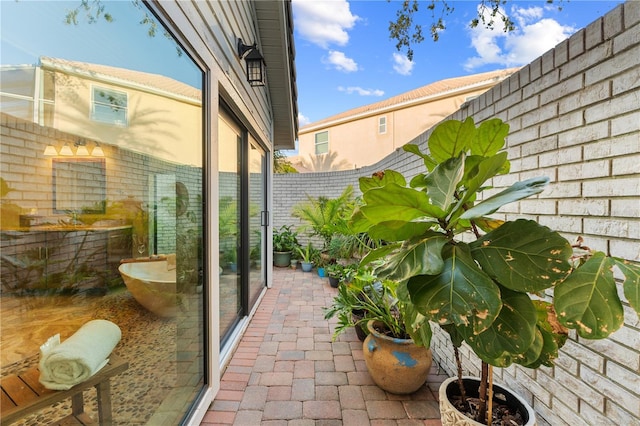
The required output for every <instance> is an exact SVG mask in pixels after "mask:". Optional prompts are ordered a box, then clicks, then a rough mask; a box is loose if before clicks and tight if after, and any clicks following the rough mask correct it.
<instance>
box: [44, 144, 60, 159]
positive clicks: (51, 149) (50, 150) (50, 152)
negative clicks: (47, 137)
mask: <svg viewBox="0 0 640 426" xmlns="http://www.w3.org/2000/svg"><path fill="white" fill-rule="evenodd" d="M44 155H45V156H46V157H53V156H56V155H58V150H57V149H56V147H55V146H53V145H47V147H46V148H45V149H44Z"/></svg>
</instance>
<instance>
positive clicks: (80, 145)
mask: <svg viewBox="0 0 640 426" xmlns="http://www.w3.org/2000/svg"><path fill="white" fill-rule="evenodd" d="M74 145H75V146H76V147H77V149H76V155H79V156H81V157H86V156H88V155H89V150H88V149H87V141H85V140H84V139H78V140H77V141H76V143H74Z"/></svg>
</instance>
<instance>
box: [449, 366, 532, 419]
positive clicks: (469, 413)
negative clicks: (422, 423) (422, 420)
mask: <svg viewBox="0 0 640 426" xmlns="http://www.w3.org/2000/svg"><path fill="white" fill-rule="evenodd" d="M462 381H463V384H464V388H465V392H466V394H467V401H468V403H469V405H468V406H465V404H464V403H463V402H462V397H461V396H460V388H459V387H458V381H457V378H455V377H452V378H451V379H449V380H446V381H445V382H443V384H442V389H441V392H440V401H441V402H440V410H441V414H442V424H443V426H447V425H454V424H455V425H461V424H466V425H473V426H475V425H482V424H483V423H478V422H476V421H474V420H473V419H474V418H475V416H476V414H477V412H478V405H479V402H480V400H479V398H478V387H479V385H480V383H479V381H478V379H477V378H474V377H464V378H463V379H462ZM493 389H494V394H493V410H492V421H491V426H516V425H517V426H525V425H526V426H531V425H535V424H536V421H535V415H534V413H533V410H532V409H531V408H530V407H528V405H527V404H526V403H525V402H524V400H522V399H521V398H519V397H518V396H517V395H516V394H515V393H513V392H512V391H510V390H508V389H506V388H504V387H502V386H500V385H496V384H494V385H493ZM443 390H444V395H443ZM443 400H448V404H451V405H452V406H453V407H452V408H455V410H456V411H457V413H455V412H452V411H450V409H451V407H448V408H447V407H445V408H443ZM445 402H446V401H445ZM448 404H447V405H448ZM460 416H466V421H465V422H464V423H462V422H461V420H460V419H464V417H460ZM454 417H455V420H454Z"/></svg>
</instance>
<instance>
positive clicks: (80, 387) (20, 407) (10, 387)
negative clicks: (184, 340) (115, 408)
mask: <svg viewBox="0 0 640 426" xmlns="http://www.w3.org/2000/svg"><path fill="white" fill-rule="evenodd" d="M127 368H129V363H127V362H126V361H124V360H123V359H121V358H119V357H117V356H115V355H113V354H112V355H111V356H110V357H109V363H108V364H107V365H106V366H104V367H103V368H102V369H101V370H100V371H98V372H97V373H96V374H94V375H93V376H91V377H90V378H89V379H88V380H86V381H84V382H82V383H79V384H77V385H75V386H74V387H72V388H71V389H69V390H51V389H46V388H45V387H44V386H43V385H42V384H41V383H40V382H39V381H38V379H39V378H40V371H39V370H38V366H33V367H30V368H28V369H27V370H25V371H23V372H21V373H18V374H13V375H10V376H7V377H3V378H2V382H0V385H1V387H2V400H1V401H0V404H1V405H0V414H1V415H0V420H1V422H0V423H2V424H3V425H4V424H9V423H11V422H14V421H16V420H18V419H20V418H22V417H25V416H27V415H29V414H32V413H34V412H36V411H38V410H40V409H42V408H46V407H48V406H50V405H53V404H55V403H57V402H60V401H63V400H65V399H67V398H71V409H72V413H71V414H70V415H69V416H67V417H65V418H64V419H61V420H58V421H57V423H56V424H64V425H95V424H96V423H95V422H94V421H93V420H92V419H91V417H90V416H89V415H87V413H85V412H84V398H83V395H82V393H83V391H85V390H87V389H90V388H91V387H92V386H95V388H96V390H97V392H98V417H99V423H98V424H100V425H104V426H108V425H111V423H112V421H111V384H110V383H109V379H110V378H111V377H113V376H115V375H116V374H120V373H122V372H123V371H125V370H126V369H127Z"/></svg>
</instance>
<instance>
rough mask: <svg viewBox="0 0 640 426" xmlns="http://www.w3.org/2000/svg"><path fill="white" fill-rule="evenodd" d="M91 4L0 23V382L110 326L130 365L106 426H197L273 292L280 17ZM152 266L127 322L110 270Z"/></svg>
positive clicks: (283, 130) (288, 66) (290, 57)
mask: <svg viewBox="0 0 640 426" xmlns="http://www.w3.org/2000/svg"><path fill="white" fill-rule="evenodd" d="M77 3H78V7H79V8H80V9H82V8H83V5H81V4H80V3H81V2H77ZM101 4H102V5H103V6H104V10H103V9H99V10H98V11H96V9H93V8H86V9H82V11H81V13H80V14H79V15H78V16H76V18H77V22H73V24H71V25H67V24H65V16H66V17H69V16H70V15H69V14H73V12H70V11H69V10H68V8H69V7H73V5H69V4H67V3H64V4H63V3H61V2H46V3H38V2H3V4H2V19H3V25H2V28H1V32H0V34H1V37H2V40H1V41H2V57H1V58H0V59H1V61H2V62H1V63H0V95H1V96H0V110H1V111H0V134H1V140H0V152H1V153H2V155H1V156H0V170H2V175H1V176H0V189H1V193H0V196H1V197H2V200H1V201H2V202H1V203H0V208H1V213H2V214H0V237H1V238H0V241H1V244H2V245H1V250H0V251H1V252H2V256H1V259H0V268H1V270H0V277H1V278H2V279H1V280H0V284H1V286H0V298H1V299H2V300H1V302H2V303H0V315H1V316H2V317H3V318H5V314H6V315H7V317H13V318H16V319H17V321H18V322H12V321H2V323H1V324H0V327H1V330H0V336H1V340H2V342H1V344H0V347H1V348H2V349H1V351H0V355H1V357H2V367H3V370H4V368H5V367H6V366H8V365H13V364H14V363H20V362H22V360H24V359H28V360H31V359H35V358H33V356H34V355H35V354H37V353H38V349H39V347H40V345H42V343H43V342H44V340H46V338H47V337H48V336H52V335H55V334H56V333H60V334H61V337H62V339H63V340H64V339H66V338H67V337H69V336H70V335H71V334H72V333H73V332H75V331H76V330H77V329H78V328H79V327H80V326H81V325H82V324H83V323H84V321H86V320H88V319H91V318H93V315H96V316H98V317H99V318H104V319H110V320H112V321H114V322H117V325H118V326H119V327H120V329H121V330H122V340H121V341H120V342H119V343H118V345H117V346H116V347H115V349H113V353H114V354H115V355H117V356H120V357H121V358H123V359H125V360H127V361H129V362H130V367H129V369H128V370H127V371H125V372H123V373H121V374H119V375H118V377H116V378H112V380H111V397H112V409H113V415H114V424H130V423H131V422H134V423H140V424H143V423H144V424H151V425H158V424H171V425H174V424H190V425H197V424H200V422H201V420H202V419H203V417H204V416H205V414H206V412H207V409H208V407H209V406H210V404H211V402H212V401H213V399H214V397H215V396H216V394H217V392H218V391H219V390H220V387H221V383H220V382H221V380H220V379H221V375H222V372H223V371H224V370H225V368H226V367H227V365H228V363H229V358H230V354H231V353H232V352H233V350H234V348H235V347H236V346H237V344H238V342H239V341H240V339H241V338H242V335H243V333H244V331H245V329H246V326H247V324H248V323H249V320H250V319H251V317H252V315H253V314H254V313H255V312H256V310H257V309H256V307H257V304H258V303H259V301H260V300H261V298H262V297H263V296H264V295H265V294H266V293H267V288H268V287H269V286H270V284H271V280H272V277H271V268H270V266H271V265H272V238H271V237H272V223H270V221H269V220H268V219H269V218H270V217H272V214H271V210H273V205H274V202H273V191H272V183H271V180H272V164H273V153H274V151H276V150H278V149H284V150H288V149H293V148H294V146H295V140H296V138H297V132H298V124H297V116H298V111H297V99H296V96H297V95H296V93H297V89H296V77H295V65H294V57H295V48H294V40H293V13H292V7H291V1H290V0H284V1H275V0H268V1H262V0H261V1H257V0H251V1H190V2H169V1H148V2H137V1H136V2H122V1H105V2H102V3H101ZM76 12H77V11H76ZM106 14H109V15H111V16H113V18H114V19H113V21H112V22H106V20H104V19H103V17H106ZM71 21H75V19H71ZM24 22H37V23H38V25H37V31H36V32H35V33H34V28H35V27H34V26H33V25H25V24H22V23H24ZM5 23H17V25H9V24H7V25H5ZM252 46H253V48H254V49H253V50H252ZM53 56H55V58H54V57H53ZM250 56H251V58H250ZM256 56H258V58H260V57H261V58H262V60H263V62H261V61H258V63H257V64H256V65H258V68H252V67H250V62H249V59H252V58H253V59H255V58H256ZM60 58H65V59H60ZM17 64H29V65H17ZM264 65H266V67H264ZM141 70H143V71H144V72H142V71H141ZM179 79H182V80H183V81H184V82H180V81H178V80H179ZM187 82H188V84H187ZM138 257H141V258H143V259H134V258H138ZM163 259H164V261H165V262H166V268H165V269H166V270H164V271H163V272H166V273H167V275H164V274H162V277H160V278H157V277H156V278H157V280H153V281H155V282H154V283H153V284H151V283H148V281H149V280H147V279H146V278H145V279H144V280H143V281H144V282H145V283H147V284H149V285H153V287H149V288H150V289H151V291H149V292H148V294H149V295H153V299H154V300H153V301H148V302H149V303H146V302H145V303H143V302H144V298H142V297H139V296H140V295H138V296H137V295H136V294H134V292H135V291H134V290H132V288H135V287H131V286H127V287H125V286H124V284H123V278H125V277H124V275H122V276H121V275H120V273H119V271H120V269H119V266H120V264H121V263H138V264H141V263H147V264H151V263H149V262H148V261H150V260H154V261H162V260H163ZM172 259H175V261H174V260H172ZM142 260H143V261H142ZM160 269H161V270H162V268H160ZM171 271H173V272H171ZM120 272H121V271H120ZM172 274H173V275H172ZM127 284H129V283H128V282H127ZM24 294H28V295H33V296H34V297H37V298H38V299H37V300H38V303H33V300H32V299H31V298H30V297H25V298H22V297H16V296H21V295H24ZM132 298H135V300H133V299H132ZM9 299H11V300H12V301H13V302H15V303H5V301H7V300H9ZM116 299H117V300H116ZM139 299H142V301H141V300H139ZM131 302H132V303H131ZM137 302H139V303H137ZM93 303H95V305H94V304H93ZM136 303H137V304H136ZM165 304H167V305H169V309H166V310H165V309H164V308H165V306H163V309H156V308H157V307H158V306H160V305H165ZM96 306H98V308H96ZM109 306H112V307H111V308H109ZM100 307H103V308H104V309H102V308H100ZM36 310H37V311H36ZM79 311H81V312H82V313H78V312H79ZM76 313H78V314H77V315H76ZM157 315H162V316H165V318H161V317H158V316H157ZM116 317H117V318H116ZM41 318H46V321H41V320H40V319H41ZM34 322H37V324H35V323H34ZM25 330H29V332H28V333H27V332H25ZM41 338H42V339H44V340H42V339H41ZM29 357H31V358H29ZM53 410H55V408H54V409H53ZM36 415H37V416H40V414H34V415H33V416H36ZM48 418H49V419H51V420H52V421H53V417H48ZM25 421H26V422H30V421H31V420H29V419H25Z"/></svg>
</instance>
